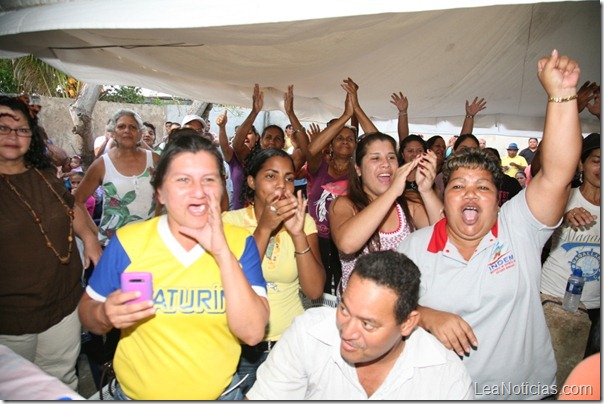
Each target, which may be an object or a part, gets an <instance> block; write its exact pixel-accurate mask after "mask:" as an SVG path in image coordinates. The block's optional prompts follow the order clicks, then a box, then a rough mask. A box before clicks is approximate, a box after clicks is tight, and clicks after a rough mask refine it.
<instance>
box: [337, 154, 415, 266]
mask: <svg viewBox="0 0 604 404" xmlns="http://www.w3.org/2000/svg"><path fill="white" fill-rule="evenodd" d="M418 163H419V159H414V160H413V161H410V162H409V163H406V164H404V165H403V166H401V167H399V168H397V169H396V172H395V174H394V178H393V180H392V184H391V185H390V187H389V188H388V189H387V190H386V192H384V193H383V194H381V195H380V196H378V197H377V198H375V199H374V200H373V201H371V202H370V203H369V205H367V206H366V207H365V208H364V209H363V210H361V211H357V210H356V208H355V206H354V204H353V203H352V201H351V200H350V199H348V197H338V198H336V199H335V200H334V201H333V202H332V203H331V205H330V206H329V227H330V230H331V236H332V239H333V241H334V243H335V245H336V247H338V250H340V251H342V252H343V253H344V254H354V253H356V252H357V251H359V250H360V249H361V248H363V246H364V245H365V244H367V242H368V241H369V239H370V238H371V236H372V235H373V233H375V231H376V230H377V229H378V228H379V227H380V225H381V224H382V222H383V221H384V218H385V217H386V216H387V215H388V213H389V212H390V210H391V209H392V206H393V205H394V203H395V201H396V198H398V197H399V196H400V195H402V194H403V192H404V191H405V185H406V180H407V177H408V175H409V173H410V172H411V171H412V170H413V169H414V168H415V167H417V165H418Z"/></svg>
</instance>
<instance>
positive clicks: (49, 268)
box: [0, 169, 83, 335]
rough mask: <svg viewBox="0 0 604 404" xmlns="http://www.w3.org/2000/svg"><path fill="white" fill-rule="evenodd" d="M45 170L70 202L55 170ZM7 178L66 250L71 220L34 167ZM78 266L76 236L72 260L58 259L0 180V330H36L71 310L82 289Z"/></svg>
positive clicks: (61, 251)
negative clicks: (65, 261) (63, 262)
mask: <svg viewBox="0 0 604 404" xmlns="http://www.w3.org/2000/svg"><path fill="white" fill-rule="evenodd" d="M43 174H44V176H45V177H46V178H47V179H48V181H49V182H50V183H51V184H52V186H53V188H54V189H55V190H56V191H57V193H58V194H59V195H60V196H61V197H62V198H63V199H64V201H65V202H66V203H67V205H69V206H70V207H73V205H74V199H73V196H72V195H71V194H70V192H69V190H68V189H67V188H66V187H65V186H64V185H63V183H62V182H61V181H60V180H59V179H57V178H56V176H55V175H54V169H48V170H45V171H43ZM7 177H8V179H9V181H10V182H11V184H13V186H14V187H15V188H16V189H17V190H18V191H19V193H21V194H22V195H23V196H24V199H26V200H27V202H28V203H29V204H30V205H31V206H32V208H33V210H34V211H35V212H36V213H37V214H38V215H39V216H40V218H41V219H42V225H43V226H44V229H46V231H47V232H48V237H49V239H50V241H51V242H52V243H53V245H54V246H55V248H56V249H57V251H58V252H59V254H60V255H62V256H65V255H67V246H68V240H67V237H68V234H69V225H70V221H69V218H68V217H67V215H66V212H65V207H64V206H63V205H62V204H61V203H60V202H59V201H58V200H57V198H56V196H55V195H54V194H53V193H52V192H51V190H50V189H49V188H48V186H47V185H46V183H45V182H44V181H42V179H41V178H40V177H39V176H38V174H37V173H36V172H35V171H34V170H32V169H30V170H27V171H26V172H24V173H21V174H16V175H8V176H7ZM74 237H75V233H74ZM82 270H83V268H82V262H81V260H80V256H79V254H78V249H77V246H76V243H75V240H74V241H73V246H72V252H71V261H70V262H69V263H68V264H66V265H63V264H61V263H60V261H59V259H58V258H57V257H56V255H55V254H54V253H53V251H52V250H51V249H50V248H48V247H47V246H46V240H45V239H44V236H43V235H42V234H41V232H40V228H39V227H38V225H37V224H36V223H35V222H34V219H33V217H32V215H31V213H30V210H29V208H27V207H26V206H25V204H24V203H23V202H22V201H21V200H20V199H19V197H18V196H17V195H16V194H15V193H14V192H13V191H12V190H11V189H10V188H9V186H8V184H7V183H6V182H5V181H4V180H3V179H0V334H4V335H20V334H30V333H40V332H43V331H46V330H47V329H49V328H50V327H52V326H53V325H55V324H57V323H58V322H60V321H61V320H62V319H63V318H64V317H65V316H67V315H68V314H70V313H72V312H73V311H74V310H75V308H76V307H77V304H78V302H79V300H80V297H81V296H82V292H83V288H82V283H81V280H80V279H81V276H82Z"/></svg>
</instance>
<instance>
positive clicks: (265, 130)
mask: <svg viewBox="0 0 604 404" xmlns="http://www.w3.org/2000/svg"><path fill="white" fill-rule="evenodd" d="M269 129H277V130H278V131H279V132H281V135H282V136H283V140H284V141H285V132H284V131H283V128H282V127H281V126H279V125H268V126H267V127H266V128H264V130H263V131H262V135H260V137H261V138H263V137H264V135H266V132H267V131H268V130H269ZM246 135H247V133H246Z"/></svg>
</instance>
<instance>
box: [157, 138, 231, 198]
mask: <svg viewBox="0 0 604 404" xmlns="http://www.w3.org/2000/svg"><path fill="white" fill-rule="evenodd" d="M172 135H173V136H172V138H171V139H170V141H169V142H168V143H167V144H166V148H165V149H164V151H163V152H162V153H161V156H160V158H159V161H158V162H157V166H156V167H155V174H154V175H153V179H152V180H151V185H153V189H154V190H155V192H157V190H158V189H159V188H161V186H162V184H163V183H164V178H165V176H166V173H167V172H168V169H169V168H170V164H171V163H172V160H174V158H175V157H176V156H178V155H179V154H181V153H197V152H199V151H205V152H208V153H209V154H211V155H212V157H214V158H215V159H216V165H217V166H218V171H219V172H220V178H222V179H223V182H224V178H225V170H224V164H223V160H222V156H221V155H220V152H219V151H218V149H217V148H216V146H214V144H213V143H212V142H211V141H209V140H208V139H206V138H205V137H203V136H200V135H199V132H197V131H196V130H195V129H191V128H182V129H175V130H174V131H173V132H172Z"/></svg>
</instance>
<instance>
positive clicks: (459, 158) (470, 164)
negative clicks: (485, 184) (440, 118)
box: [442, 149, 505, 191]
mask: <svg viewBox="0 0 604 404" xmlns="http://www.w3.org/2000/svg"><path fill="white" fill-rule="evenodd" d="M460 168H469V169H483V170H486V171H488V172H490V173H491V175H492V176H493V183H494V184H495V186H496V187H497V191H499V190H500V189H501V184H502V182H503V176H504V175H505V174H503V171H502V170H501V164H499V161H497V159H496V157H495V156H493V155H492V154H490V153H489V152H488V151H486V152H485V151H484V150H480V149H464V150H460V151H458V152H455V153H452V154H451V155H450V156H449V158H448V159H446V160H445V162H444V163H443V169H442V173H443V183H444V185H445V187H446V186H447V184H448V183H449V178H451V174H452V173H453V172H455V171H456V170H458V169H460Z"/></svg>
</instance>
